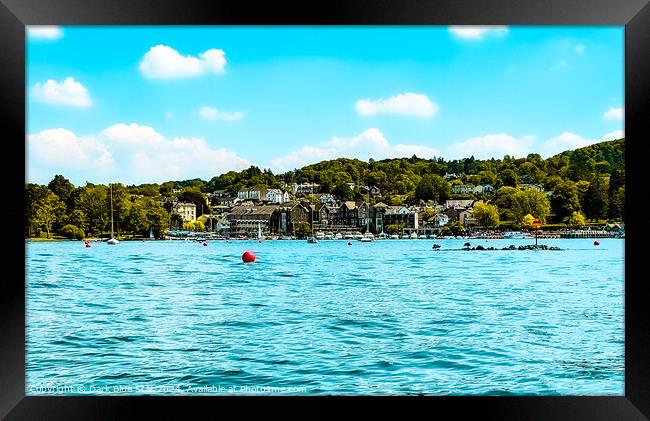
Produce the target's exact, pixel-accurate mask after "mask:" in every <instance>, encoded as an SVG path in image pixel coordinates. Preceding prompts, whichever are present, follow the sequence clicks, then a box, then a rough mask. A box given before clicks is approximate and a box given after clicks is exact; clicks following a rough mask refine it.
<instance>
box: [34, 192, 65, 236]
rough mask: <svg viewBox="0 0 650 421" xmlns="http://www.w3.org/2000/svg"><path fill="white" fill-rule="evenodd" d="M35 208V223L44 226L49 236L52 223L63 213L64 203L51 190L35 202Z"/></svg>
mask: <svg viewBox="0 0 650 421" xmlns="http://www.w3.org/2000/svg"><path fill="white" fill-rule="evenodd" d="M35 209H36V213H35V217H36V218H35V221H36V223H37V224H39V225H40V226H41V227H43V228H45V231H46V232H47V238H50V232H51V231H52V223H54V222H55V221H57V220H58V219H60V218H61V216H62V215H63V214H64V212H65V203H63V201H62V200H61V199H59V196H57V195H56V194H54V193H52V191H48V192H47V193H46V194H45V196H44V197H42V198H41V199H39V200H38V201H37V202H36V205H35Z"/></svg>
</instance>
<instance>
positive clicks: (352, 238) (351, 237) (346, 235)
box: [343, 233, 354, 240]
mask: <svg viewBox="0 0 650 421" xmlns="http://www.w3.org/2000/svg"><path fill="white" fill-rule="evenodd" d="M343 238H345V239H346V240H354V234H350V233H347V234H345V236H344V237H343Z"/></svg>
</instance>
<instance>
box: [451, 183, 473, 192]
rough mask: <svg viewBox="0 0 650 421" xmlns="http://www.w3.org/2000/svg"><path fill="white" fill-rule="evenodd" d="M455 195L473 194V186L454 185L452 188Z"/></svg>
mask: <svg viewBox="0 0 650 421" xmlns="http://www.w3.org/2000/svg"><path fill="white" fill-rule="evenodd" d="M452 190H453V192H454V193H455V194H468V193H473V192H474V184H456V185H455V186H453V188H452Z"/></svg>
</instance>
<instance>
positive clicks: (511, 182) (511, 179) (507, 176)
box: [498, 169, 519, 187]
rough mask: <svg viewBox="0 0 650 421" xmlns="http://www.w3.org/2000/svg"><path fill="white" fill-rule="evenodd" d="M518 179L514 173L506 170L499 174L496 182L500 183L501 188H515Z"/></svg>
mask: <svg viewBox="0 0 650 421" xmlns="http://www.w3.org/2000/svg"><path fill="white" fill-rule="evenodd" d="M518 178H519V177H518V176H517V173H516V172H514V171H513V170H510V169H508V170H505V171H503V172H501V174H500V175H499V177H498V180H499V181H500V184H501V185H502V186H508V187H517V180H518Z"/></svg>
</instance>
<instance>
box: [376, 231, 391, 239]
mask: <svg viewBox="0 0 650 421" xmlns="http://www.w3.org/2000/svg"><path fill="white" fill-rule="evenodd" d="M387 238H388V234H386V233H385V232H381V233H380V234H379V235H378V236H377V239H378V240H385V239H387Z"/></svg>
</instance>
